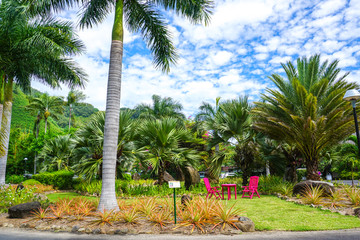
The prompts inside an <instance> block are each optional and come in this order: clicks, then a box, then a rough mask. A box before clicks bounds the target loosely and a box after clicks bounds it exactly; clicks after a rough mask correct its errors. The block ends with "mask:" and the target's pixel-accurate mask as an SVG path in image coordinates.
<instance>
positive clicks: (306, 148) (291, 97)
mask: <svg viewBox="0 0 360 240" xmlns="http://www.w3.org/2000/svg"><path fill="white" fill-rule="evenodd" d="M337 64H338V61H333V62H331V63H330V64H328V61H325V62H324V63H320V56H319V55H315V56H312V57H310V58H309V59H307V58H305V57H304V58H299V59H298V60H297V67H295V66H294V65H293V64H292V63H291V62H288V63H287V64H282V67H283V68H284V70H285V73H286V76H287V79H284V78H283V77H281V76H280V75H278V74H273V75H271V77H270V79H271V80H272V81H273V83H274V84H275V85H276V87H277V88H278V89H277V90H275V89H267V94H264V95H263V96H262V99H263V102H257V103H256V107H255V108H254V109H253V112H254V116H255V117H254V119H255V123H254V125H255V127H256V129H258V130H259V131H261V132H263V133H265V134H267V135H268V136H270V137H271V138H273V139H277V140H282V141H285V142H286V143H288V144H289V145H291V146H292V145H295V146H296V148H297V149H298V150H299V151H300V153H301V154H302V156H303V158H304V159H305V164H306V168H307V179H312V180H319V179H320V177H319V175H318V162H319V156H320V153H321V151H323V150H324V149H325V148H327V147H329V146H332V145H335V144H337V143H338V142H339V141H341V140H343V139H345V138H346V137H348V136H349V135H350V134H351V133H352V132H353V126H354V125H353V119H352V112H351V111H352V109H351V107H350V104H348V103H346V102H345V101H343V99H342V98H343V96H344V94H345V92H346V91H347V90H348V89H353V88H356V87H357V84H355V83H349V82H347V81H346V80H345V77H346V76H347V75H348V73H346V74H344V75H342V76H339V73H340V69H339V68H337Z"/></svg>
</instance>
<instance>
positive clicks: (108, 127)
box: [98, 0, 123, 211]
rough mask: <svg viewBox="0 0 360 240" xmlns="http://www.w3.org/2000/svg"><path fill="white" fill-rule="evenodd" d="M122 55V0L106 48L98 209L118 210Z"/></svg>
mask: <svg viewBox="0 0 360 240" xmlns="http://www.w3.org/2000/svg"><path fill="white" fill-rule="evenodd" d="M122 57H123V0H117V1H116V5H115V20H114V25H113V32H112V42H111V50H110V64H109V77H108V86H107V96H106V111H105V129H104V145H103V169H102V187H101V196H100V202H99V206H98V210H100V211H101V210H103V209H106V210H111V209H115V210H119V206H118V205H117V201H116V194H115V172H116V153H117V142H118V133H119V115H120V96H121V72H122Z"/></svg>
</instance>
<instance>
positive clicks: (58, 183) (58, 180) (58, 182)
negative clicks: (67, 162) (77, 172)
mask: <svg viewBox="0 0 360 240" xmlns="http://www.w3.org/2000/svg"><path fill="white" fill-rule="evenodd" d="M73 177H74V173H73V172H70V171H65V170H62V171H57V172H44V173H39V174H36V175H33V179H35V180H38V181H39V182H41V183H42V184H46V185H53V186H54V188H58V189H69V188H71V187H72V183H73Z"/></svg>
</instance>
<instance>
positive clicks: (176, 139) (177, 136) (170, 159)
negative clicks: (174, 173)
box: [137, 117, 200, 185]
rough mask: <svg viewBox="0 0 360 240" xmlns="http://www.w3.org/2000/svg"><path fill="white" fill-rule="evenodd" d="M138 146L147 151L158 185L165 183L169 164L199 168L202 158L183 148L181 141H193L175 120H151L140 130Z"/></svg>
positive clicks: (193, 151) (143, 124)
mask: <svg viewBox="0 0 360 240" xmlns="http://www.w3.org/2000/svg"><path fill="white" fill-rule="evenodd" d="M138 134H139V135H140V137H139V139H138V141H137V144H138V146H140V147H142V149H145V150H146V151H147V153H148V154H147V155H148V156H147V162H148V163H149V164H150V165H151V167H152V169H153V170H154V171H155V173H156V174H157V175H158V183H159V184H160V185H162V184H163V183H164V173H165V169H166V167H167V165H168V164H174V165H176V166H195V167H196V166H197V164H198V162H199V160H200V156H199V154H198V153H197V151H195V150H192V149H188V148H181V147H180V146H179V143H180V141H186V140H191V133H190V132H189V131H188V130H186V129H185V128H183V127H179V125H178V121H177V119H175V118H167V117H165V118H162V119H156V120H154V119H150V120H146V121H143V122H142V124H141V125H140V126H139V128H138Z"/></svg>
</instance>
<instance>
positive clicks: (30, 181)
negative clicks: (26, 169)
mask: <svg viewBox="0 0 360 240" xmlns="http://www.w3.org/2000/svg"><path fill="white" fill-rule="evenodd" d="M22 184H23V185H24V186H34V185H40V184H41V182H39V181H37V180H35V179H28V180H25V181H24V182H23V183H22Z"/></svg>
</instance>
